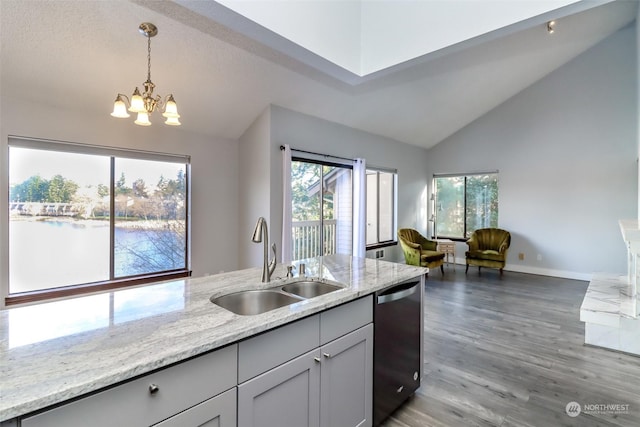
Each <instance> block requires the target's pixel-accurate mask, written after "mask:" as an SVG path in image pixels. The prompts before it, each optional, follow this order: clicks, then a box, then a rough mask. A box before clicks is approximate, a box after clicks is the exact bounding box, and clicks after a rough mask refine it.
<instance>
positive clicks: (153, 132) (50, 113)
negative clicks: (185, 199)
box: [0, 97, 239, 301]
mask: <svg viewBox="0 0 640 427" xmlns="http://www.w3.org/2000/svg"><path fill="white" fill-rule="evenodd" d="M0 108H1V111H2V115H1V116H0V165H2V167H1V169H2V171H3V172H2V173H1V174H0V188H3V189H5V191H6V189H7V188H8V187H9V183H8V174H7V173H5V171H6V170H7V168H8V158H7V157H8V156H7V154H8V149H7V138H8V136H9V135H15V136H24V137H33V138H45V139H53V140H60V141H69V142H78V143H86V144H94V145H104V146H110V147H125V148H133V149H140V150H149V151H156V152H166V153H176V154H188V155H190V156H191V172H192V174H191V178H192V186H191V190H192V206H191V217H192V230H194V232H193V233H192V242H191V261H192V263H191V268H192V270H193V275H194V276H201V275H204V274H214V273H218V272H219V271H221V270H225V271H228V270H234V269H236V268H237V259H236V255H237V253H238V250H237V247H238V245H237V235H238V217H237V212H238V188H239V186H238V180H237V177H238V171H237V167H236V166H237V163H238V144H237V141H230V140H223V139H216V140H212V139H211V138H209V137H204V136H202V135H198V134H194V133H189V132H186V131H183V130H182V129H181V128H172V127H169V126H164V125H163V124H161V121H160V120H157V121H156V122H154V124H153V125H152V126H151V127H148V128H143V127H140V126H136V125H134V124H133V118H131V119H128V120H124V119H114V118H112V117H110V116H109V112H108V111H105V112H104V114H100V115H96V114H93V113H90V112H87V111H82V110H76V111H70V110H62V109H60V108H52V107H49V106H47V105H46V104H44V103H31V102H27V101H21V100H19V99H14V98H7V97H2V98H1V99H0ZM7 199H8V198H7V196H6V193H5V194H4V197H0V272H1V273H0V291H1V292H2V294H3V295H4V294H6V293H7V290H8V218H7V212H8V206H7ZM0 300H1V301H4V298H0Z"/></svg>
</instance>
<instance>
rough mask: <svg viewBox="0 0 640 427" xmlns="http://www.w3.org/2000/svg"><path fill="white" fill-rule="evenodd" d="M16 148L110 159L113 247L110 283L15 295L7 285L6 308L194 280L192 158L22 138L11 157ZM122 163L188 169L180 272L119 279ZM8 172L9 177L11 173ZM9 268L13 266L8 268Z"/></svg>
mask: <svg viewBox="0 0 640 427" xmlns="http://www.w3.org/2000/svg"><path fill="white" fill-rule="evenodd" d="M12 147H16V148H26V149H34V150H42V151H54V152H62V153H73V154H84V155H100V156H104V157H108V158H109V163H110V166H109V167H110V177H109V179H110V189H109V204H110V207H109V208H110V216H109V233H110V236H111V237H110V244H109V245H110V247H109V252H110V255H109V258H110V259H109V264H110V266H109V279H108V280H102V281H96V282H90V283H78V284H74V285H67V286H59V287H55V288H48V289H42V290H34V291H26V292H15V293H10V289H11V288H10V284H9V283H8V282H7V288H6V292H7V294H6V295H5V297H4V303H5V305H6V306H10V305H16V304H23V303H29V302H35V301H43V300H49V299H53V298H60V297H69V296H74V295H80V294H86V293H90V292H97V291H105V290H113V289H119V288H125V287H132V286H136V285H141V284H146V283H151V282H157V281H160V280H171V279H178V278H185V277H189V276H191V250H190V247H191V158H190V156H189V155H181V154H169V153H159V152H152V151H143V150H135V149H128V148H115V147H107V146H98V145H90V144H82V143H74V142H65V141H54V140H48V139H39V138H26V137H18V136H9V137H8V144H7V153H8V152H9V151H10V149H11V148H12ZM7 158H8V165H9V168H10V164H11V163H10V162H11V159H10V155H7ZM118 159H137V160H148V161H162V162H168V163H177V164H184V165H185V247H184V256H185V266H184V268H177V269H171V270H163V271H159V272H154V273H143V274H135V275H129V276H125V277H117V278H116V277H115V266H114V250H115V249H114V248H115V247H114V245H115V243H114V239H113V233H114V227H115V222H116V220H117V218H115V215H114V206H115V191H114V187H115V183H116V180H117V178H116V177H115V176H114V173H115V162H116V160H118ZM9 168H7V174H8V172H9ZM5 191H6V193H5V197H6V200H9V191H10V188H9V186H8V187H7V188H6V189H5ZM10 221H11V218H10V215H7V226H8V225H9V222H10ZM4 244H5V245H6V246H5V249H6V253H7V256H11V255H10V253H9V239H7V240H6V242H5V243H4ZM7 267H9V265H7Z"/></svg>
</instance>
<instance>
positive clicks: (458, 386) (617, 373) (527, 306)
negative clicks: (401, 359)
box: [383, 265, 640, 427]
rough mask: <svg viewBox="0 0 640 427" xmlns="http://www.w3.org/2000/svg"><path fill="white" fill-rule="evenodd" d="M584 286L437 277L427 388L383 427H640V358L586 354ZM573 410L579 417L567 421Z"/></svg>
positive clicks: (429, 292) (451, 273) (453, 272)
mask: <svg viewBox="0 0 640 427" xmlns="http://www.w3.org/2000/svg"><path fill="white" fill-rule="evenodd" d="M587 286H588V283H587V282H583V281H578V280H568V279H559V278H553V277H546V276H536V275H530V274H522V273H514V272H509V271H505V272H504V274H503V276H502V277H501V276H500V274H499V272H498V271H497V270H492V269H482V271H481V273H480V274H478V269H477V268H470V269H469V273H468V274H467V275H465V273H464V266H460V265H458V266H456V267H455V269H454V268H453V267H452V266H447V267H446V268H445V273H444V276H442V275H441V274H440V271H439V270H438V271H433V272H431V273H430V274H429V277H428V279H427V282H426V288H425V314H424V316H425V318H424V320H425V331H424V332H425V340H424V347H425V352H424V359H425V360H424V377H423V380H422V386H421V388H420V389H419V390H418V391H417V392H416V393H415V394H414V396H412V397H411V398H410V399H409V400H408V401H407V402H406V404H405V405H403V406H402V407H401V408H399V409H398V410H397V411H396V412H395V413H394V414H392V415H391V417H390V418H388V419H387V420H386V421H385V423H384V424H383V426H384V427H407V426H410V427H418V426H420V427H422V426H450V427H454V426H503V427H532V426H534V427H539V426H542V427H546V426H587V427H589V426H625V427H639V426H640V357H637V356H632V355H628V354H623V353H618V352H614V351H609V350H605V349H602V348H597V347H591V346H585V345H584V324H583V323H582V322H580V305H581V304H582V299H583V298H584V294H585V292H586V290H587ZM570 402H577V403H578V404H580V405H581V412H580V413H579V415H577V416H575V417H570V416H569V415H567V412H566V407H567V404H569V403H570ZM591 405H619V406H617V407H616V408H613V407H611V406H610V407H603V406H591ZM625 405H627V406H625ZM587 412H589V413H587ZM573 414H575V412H573Z"/></svg>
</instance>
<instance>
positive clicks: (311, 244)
mask: <svg viewBox="0 0 640 427" xmlns="http://www.w3.org/2000/svg"><path fill="white" fill-rule="evenodd" d="M320 227H321V223H320V221H294V222H293V223H292V229H291V240H292V242H291V247H292V252H293V254H292V259H302V258H310V257H315V256H320V255H328V254H334V253H336V220H335V219H327V220H324V226H323V228H322V244H321V242H320V239H321V237H320ZM321 248H323V249H324V250H322V249H321Z"/></svg>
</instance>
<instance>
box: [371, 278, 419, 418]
mask: <svg viewBox="0 0 640 427" xmlns="http://www.w3.org/2000/svg"><path fill="white" fill-rule="evenodd" d="M421 283H422V282H421V280H420V278H416V279H414V280H410V281H407V282H403V283H400V284H398V285H394V286H392V287H390V288H387V289H384V290H382V291H378V292H377V293H376V295H375V296H376V298H375V301H374V304H375V306H374V322H375V323H374V356H373V425H374V426H378V425H380V424H381V423H382V421H384V420H385V419H386V418H387V417H388V416H389V415H391V413H392V412H393V411H395V410H396V409H397V408H398V407H399V406H400V405H402V403H403V402H404V401H405V400H406V399H407V398H408V397H409V396H411V395H412V394H413V393H414V392H415V391H416V390H417V389H418V387H419V386H420V377H421V372H422V368H421V365H422V364H421V360H420V354H421V352H420V345H421V335H422V327H421V325H422V322H421V318H422V309H421V296H422V288H421Z"/></svg>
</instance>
